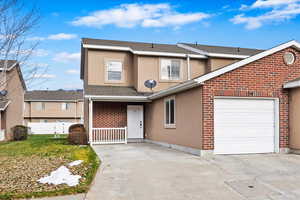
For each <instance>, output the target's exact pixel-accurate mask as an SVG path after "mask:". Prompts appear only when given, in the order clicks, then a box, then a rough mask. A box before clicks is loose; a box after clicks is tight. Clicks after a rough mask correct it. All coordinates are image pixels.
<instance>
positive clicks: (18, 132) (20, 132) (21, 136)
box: [12, 125, 28, 141]
mask: <svg viewBox="0 0 300 200" xmlns="http://www.w3.org/2000/svg"><path fill="white" fill-rule="evenodd" d="M12 134H13V140H15V141H19V140H26V139H27V136H28V127H27V126H23V125H16V126H14V127H13V128H12Z"/></svg>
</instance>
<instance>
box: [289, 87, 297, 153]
mask: <svg viewBox="0 0 300 200" xmlns="http://www.w3.org/2000/svg"><path fill="white" fill-rule="evenodd" d="M299 111H300V88H295V89H291V90H290V91H289V126H290V140H289V143H290V148H292V149H297V150H300V123H299V119H300V112H299Z"/></svg>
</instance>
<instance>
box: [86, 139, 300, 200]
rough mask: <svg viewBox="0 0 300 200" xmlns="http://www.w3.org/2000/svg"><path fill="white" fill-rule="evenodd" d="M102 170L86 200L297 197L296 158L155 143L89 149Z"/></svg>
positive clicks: (299, 160) (299, 169)
mask: <svg viewBox="0 0 300 200" xmlns="http://www.w3.org/2000/svg"><path fill="white" fill-rule="evenodd" d="M94 149H95V150H96V152H97V154H98V155H99V156H100V158H101V160H102V165H101V169H100V170H99V171H98V174H97V176H96V179H95V181H94V183H93V185H92V187H91V189H90V191H89V192H88V194H87V195H86V199H88V200H98V199H101V200H148V199H149V200H150V199H151V200H191V199H193V200H198V199H199V200H201V199H205V200H217V199H220V200H226V199H228V200H236V199H251V200H254V199H255V200H271V199H272V200H289V199H300V156H298V155H293V154H288V155H279V154H260V155H234V156H232V155H230V156H228V155H227V156H225V155H224V156H212V157H207V158H200V157H197V156H193V155H190V154H186V153H182V152H179V151H175V150H171V149H167V148H164V147H160V146H157V145H154V144H147V143H140V144H128V145H102V146H94Z"/></svg>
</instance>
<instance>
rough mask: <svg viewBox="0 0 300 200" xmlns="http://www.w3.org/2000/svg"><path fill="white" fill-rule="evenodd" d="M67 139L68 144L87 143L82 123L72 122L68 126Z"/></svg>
mask: <svg viewBox="0 0 300 200" xmlns="http://www.w3.org/2000/svg"><path fill="white" fill-rule="evenodd" d="M68 141H69V143H70V144H80V145H85V144H87V134H86V130H85V128H84V125H83V124H73V125H71V126H70V128H69V135H68Z"/></svg>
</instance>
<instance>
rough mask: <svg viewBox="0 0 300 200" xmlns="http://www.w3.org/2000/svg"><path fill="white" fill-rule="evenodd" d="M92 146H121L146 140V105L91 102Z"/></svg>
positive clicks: (90, 139) (90, 135) (90, 137)
mask: <svg viewBox="0 0 300 200" xmlns="http://www.w3.org/2000/svg"><path fill="white" fill-rule="evenodd" d="M90 107H91V108H90V109H91V112H90V114H91V118H90V119H92V120H90V131H89V141H90V144H120V143H124V144H126V143H127V142H137V141H142V140H143V139H144V104H143V103H134V102H103V101H91V102H90Z"/></svg>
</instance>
